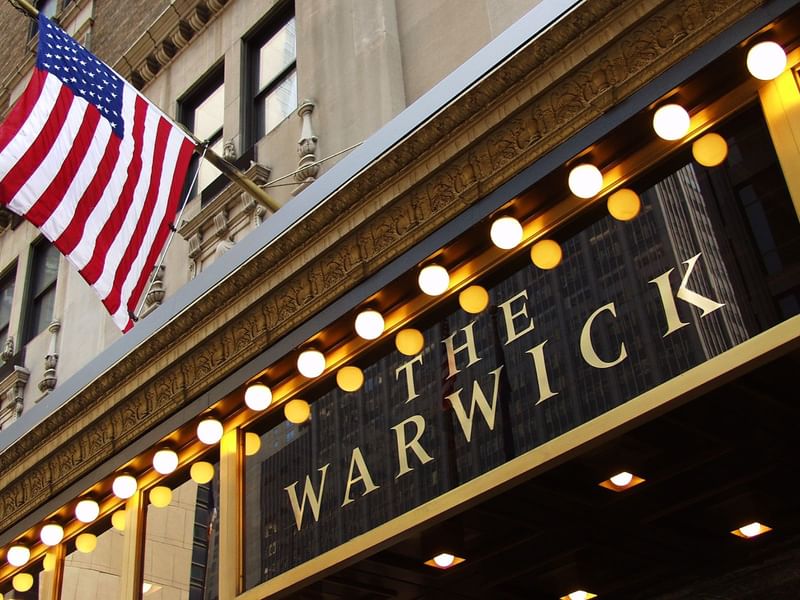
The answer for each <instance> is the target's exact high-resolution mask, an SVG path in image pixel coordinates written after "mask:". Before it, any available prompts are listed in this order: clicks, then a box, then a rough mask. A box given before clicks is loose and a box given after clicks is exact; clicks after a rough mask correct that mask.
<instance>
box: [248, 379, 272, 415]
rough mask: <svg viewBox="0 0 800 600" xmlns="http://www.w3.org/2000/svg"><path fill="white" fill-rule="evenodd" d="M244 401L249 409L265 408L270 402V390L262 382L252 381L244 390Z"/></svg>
mask: <svg viewBox="0 0 800 600" xmlns="http://www.w3.org/2000/svg"><path fill="white" fill-rule="evenodd" d="M244 403H245V404H246V405H247V408H249V409H250V410H265V409H266V408H267V407H268V406H269V405H270V404H271V403H272V390H271V389H269V388H268V387H267V386H266V385H264V384H263V383H254V384H253V385H249V386H247V389H246V390H245V391H244Z"/></svg>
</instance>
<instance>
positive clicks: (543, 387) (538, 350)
mask: <svg viewBox="0 0 800 600" xmlns="http://www.w3.org/2000/svg"><path fill="white" fill-rule="evenodd" d="M547 342H548V340H545V341H543V342H542V343H541V344H539V345H538V346H536V347H535V348H531V349H530V350H528V351H527V354H530V355H531V358H533V369H534V371H536V383H538V384H539V399H538V400H537V401H536V404H539V403H540V402H544V401H545V400H547V399H548V398H552V397H553V396H558V392H554V391H553V390H551V389H550V379H549V378H548V377H547V365H546V364H545V362H544V345H545V344H546V343H547Z"/></svg>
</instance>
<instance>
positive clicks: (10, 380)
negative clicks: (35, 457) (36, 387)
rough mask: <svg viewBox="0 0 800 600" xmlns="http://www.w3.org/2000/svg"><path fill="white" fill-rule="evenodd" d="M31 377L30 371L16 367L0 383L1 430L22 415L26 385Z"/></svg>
mask: <svg viewBox="0 0 800 600" xmlns="http://www.w3.org/2000/svg"><path fill="white" fill-rule="evenodd" d="M30 376H31V372H30V371H28V369H26V368H25V367H20V366H18V365H15V366H14V369H13V370H12V371H11V373H10V374H9V375H8V376H7V377H6V378H5V379H3V380H2V381H0V429H4V428H5V427H6V426H7V425H9V424H10V423H12V422H13V421H15V420H16V419H17V417H19V416H20V415H21V414H22V408H23V397H24V396H23V395H24V393H25V384H27V383H28V379H29V378H30Z"/></svg>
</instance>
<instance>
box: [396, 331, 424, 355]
mask: <svg viewBox="0 0 800 600" xmlns="http://www.w3.org/2000/svg"><path fill="white" fill-rule="evenodd" d="M394 345H395V347H396V348H397V351H398V352H399V353H400V354H404V355H406V356H416V355H417V354H419V353H420V352H421V351H422V347H423V346H424V345H425V338H424V337H422V332H420V331H419V330H418V329H401V330H400V331H398V332H397V335H396V336H395V338H394Z"/></svg>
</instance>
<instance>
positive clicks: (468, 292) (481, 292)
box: [458, 285, 489, 315]
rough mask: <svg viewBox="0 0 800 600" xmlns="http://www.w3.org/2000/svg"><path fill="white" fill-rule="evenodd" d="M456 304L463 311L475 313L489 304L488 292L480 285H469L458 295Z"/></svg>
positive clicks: (481, 310)
mask: <svg viewBox="0 0 800 600" xmlns="http://www.w3.org/2000/svg"><path fill="white" fill-rule="evenodd" d="M458 304H459V305H460V306H461V308H462V309H463V310H464V311H465V312H468V313H470V314H472V315H477V314H478V313H479V312H483V310H485V309H486V307H487V306H489V292H487V291H486V288H484V287H482V286H480V285H471V286H469V287H468V288H466V289H465V290H462V292H461V293H460V294H459V295H458Z"/></svg>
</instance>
